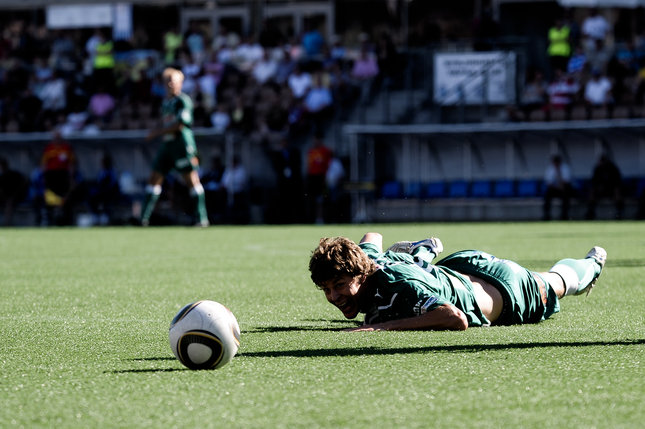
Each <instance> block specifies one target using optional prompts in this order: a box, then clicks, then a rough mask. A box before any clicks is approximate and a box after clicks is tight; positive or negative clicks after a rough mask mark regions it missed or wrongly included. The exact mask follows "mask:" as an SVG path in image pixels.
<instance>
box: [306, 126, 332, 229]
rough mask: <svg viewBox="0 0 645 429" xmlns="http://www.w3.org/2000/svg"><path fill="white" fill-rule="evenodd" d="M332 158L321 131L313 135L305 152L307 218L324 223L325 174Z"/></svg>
mask: <svg viewBox="0 0 645 429" xmlns="http://www.w3.org/2000/svg"><path fill="white" fill-rule="evenodd" d="M332 158H333V153H332V151H331V149H329V148H328V147H327V146H325V143H324V142H323V135H322V132H321V131H320V130H319V131H318V132H316V134H315V135H314V140H313V146H312V147H311V148H310V149H309V151H308V152H307V180H306V193H305V195H306V196H307V220H308V221H310V222H312V221H313V222H315V223H318V224H322V223H324V217H323V202H324V195H325V189H326V176H327V170H328V169H329V163H330V162H331V160H332Z"/></svg>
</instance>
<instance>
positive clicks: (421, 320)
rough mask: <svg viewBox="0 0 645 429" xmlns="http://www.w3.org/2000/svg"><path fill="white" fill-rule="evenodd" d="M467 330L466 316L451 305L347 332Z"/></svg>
mask: <svg viewBox="0 0 645 429" xmlns="http://www.w3.org/2000/svg"><path fill="white" fill-rule="evenodd" d="M467 328H468V319H467V318H466V315H465V314H464V313H463V311H461V310H460V309H458V308H457V307H455V306H454V305H452V304H443V305H440V306H439V307H437V308H435V309H434V310H430V311H428V312H427V313H424V314H422V315H420V316H415V317H408V318H406V319H398V320H389V321H387V322H383V323H375V324H372V325H363V326H359V327H357V328H352V329H348V331H352V332H357V331H412V330H445V329H447V330H453V331H463V330H466V329H467Z"/></svg>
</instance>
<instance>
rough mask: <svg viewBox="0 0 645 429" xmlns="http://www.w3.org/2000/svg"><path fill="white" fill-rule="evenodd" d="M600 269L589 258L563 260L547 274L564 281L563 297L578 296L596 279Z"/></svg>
mask: <svg viewBox="0 0 645 429" xmlns="http://www.w3.org/2000/svg"><path fill="white" fill-rule="evenodd" d="M601 269H602V267H601V266H600V265H599V264H598V263H596V261H595V260H593V259H591V258H585V259H563V260H561V261H558V262H557V263H556V264H555V265H554V266H553V267H551V269H550V270H549V272H551V273H556V274H558V275H560V277H562V280H564V287H565V292H564V295H565V296H567V295H579V294H581V293H583V292H584V291H585V290H586V289H587V287H588V286H589V285H590V284H591V283H592V282H593V281H594V280H595V279H596V278H597V277H598V275H599V274H600V271H601Z"/></svg>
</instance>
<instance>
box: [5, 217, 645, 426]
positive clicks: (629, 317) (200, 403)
mask: <svg viewBox="0 0 645 429" xmlns="http://www.w3.org/2000/svg"><path fill="white" fill-rule="evenodd" d="M367 231H377V232H381V233H382V234H383V235H384V241H385V243H386V244H389V243H391V242H393V241H398V240H404V239H419V238H422V237H426V236H428V235H436V236H439V237H440V238H441V239H442V241H443V243H444V246H445V254H447V253H450V252H452V251H456V250H461V249H469V248H475V249H481V250H486V251H489V252H491V253H493V254H495V255H496V256H499V257H503V258H509V259H513V260H516V261H517V262H519V263H521V264H523V265H525V266H527V267H528V268H531V269H535V270H546V269H548V268H549V267H550V265H551V264H552V263H553V262H555V261H556V260H558V259H561V258H564V257H583V256H584V255H585V254H586V252H587V250H588V249H589V248H590V247H591V246H593V245H596V244H597V245H602V246H604V247H605V248H606V249H607V251H608V253H609V258H608V263H607V265H606V267H605V271H604V272H603V275H602V276H601V278H600V279H599V282H598V284H597V287H596V288H595V289H594V292H593V293H592V294H591V295H589V297H587V298H584V297H569V298H566V299H564V300H562V302H561V307H562V311H561V312H560V313H559V314H557V315H555V316H554V317H553V318H552V319H550V320H548V321H546V322H544V323H540V324H537V325H525V326H512V327H493V328H471V329H468V330H466V331H464V332H372V333H369V332H368V333H348V332H342V331H341V329H343V328H347V327H351V326H355V323H356V322H353V321H347V320H345V319H343V317H342V315H341V313H340V312H339V311H338V310H336V309H335V308H333V307H332V306H331V305H329V304H328V303H327V302H326V301H325V299H324V296H323V295H322V293H321V292H320V291H319V290H317V289H316V288H315V287H314V286H313V285H312V283H311V281H310V280H309V277H308V271H307V264H308V259H309V255H310V253H311V250H312V249H313V247H314V246H315V245H316V244H317V241H318V239H319V238H320V237H322V236H337V235H344V236H347V237H350V238H352V239H355V240H359V239H360V238H361V236H362V234H363V233H364V232H367ZM0 267H1V270H0V273H1V274H0V308H1V311H0V318H1V323H0V341H1V343H0V344H1V347H0V398H1V402H0V403H1V406H0V427H2V428H11V427H26V428H33V427H56V428H69V427H73V428H94V427H123V428H134V427H155V428H169V427H212V428H224V427H234V428H261V427H262V428H265V427H266V428H340V427H347V428H370V429H374V428H393V427H400V428H406V429H407V428H429V427H434V428H437V427H442V428H447V427H450V428H459V427H479V428H501V427H508V428H518V427H526V428H548V427H562V428H633V427H642V426H643V424H644V422H645V406H644V403H645V402H644V401H645V399H644V398H645V286H644V284H645V280H644V279H645V223H643V222H592V223H589V222H571V223H560V222H552V223H510V224H496V223H486V224H478V223H472V224H471V223H463V224H449V223H439V224H404V225H325V226H284V227H283V226H280V227H278V226H276V227H269V226H261V227H260V226H258V227H256V226H248V227H230V226H221V227H211V228H208V229H192V228H148V229H137V228H127V227H126V228H121V229H119V228H106V229H100V228H94V229H2V230H0ZM198 299H212V300H215V301H219V302H221V303H223V304H225V305H226V306H228V307H229V308H230V309H231V310H232V311H233V312H234V314H235V315H236V316H237V319H238V321H239V323H240V327H241V330H242V345H241V350H240V352H239V354H238V355H237V356H236V357H235V358H234V359H233V361H232V362H231V363H230V364H228V365H227V366H225V367H223V368H222V369H219V370H216V371H191V370H188V369H186V368H184V367H183V366H182V365H181V364H180V363H179V362H178V361H177V360H175V359H174V357H173V355H172V352H171V351H170V347H169V345H168V325H169V323H170V320H171V319H172V317H173V316H174V315H175V313H176V312H177V311H178V310H179V309H180V308H181V307H182V306H183V305H184V304H187V303H189V302H192V301H195V300H198Z"/></svg>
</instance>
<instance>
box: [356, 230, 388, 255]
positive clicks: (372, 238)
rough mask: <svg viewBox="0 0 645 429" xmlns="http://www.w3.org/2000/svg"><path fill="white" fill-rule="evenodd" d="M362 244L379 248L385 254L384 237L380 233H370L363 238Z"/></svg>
mask: <svg viewBox="0 0 645 429" xmlns="http://www.w3.org/2000/svg"><path fill="white" fill-rule="evenodd" d="M360 243H372V244H373V245H375V246H376V247H378V250H379V252H383V236H382V235H381V234H379V233H378V232H368V233H367V234H365V235H364V236H363V238H362V239H361V241H360ZM360 243H359V244H360Z"/></svg>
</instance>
